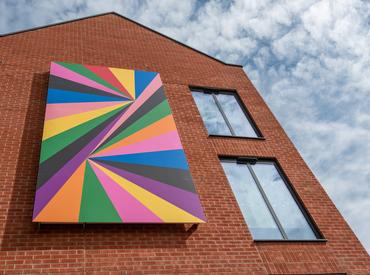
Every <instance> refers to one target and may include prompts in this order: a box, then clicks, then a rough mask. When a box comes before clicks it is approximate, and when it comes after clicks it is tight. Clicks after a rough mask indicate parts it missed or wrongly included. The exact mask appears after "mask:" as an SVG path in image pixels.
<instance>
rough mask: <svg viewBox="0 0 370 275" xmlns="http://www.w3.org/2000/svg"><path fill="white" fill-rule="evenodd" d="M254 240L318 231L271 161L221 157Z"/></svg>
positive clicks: (303, 236) (300, 237) (307, 237)
mask: <svg viewBox="0 0 370 275" xmlns="http://www.w3.org/2000/svg"><path fill="white" fill-rule="evenodd" d="M221 163H222V166H223V168H224V171H225V173H226V176H227V179H228V181H229V183H230V185H231V188H232V190H233V192H234V194H235V197H236V200H237V202H238V204H239V207H240V209H241V211H242V213H243V216H244V219H245V221H246V223H247V224H248V227H249V229H250V231H251V233H252V235H253V238H254V239H255V240H316V239H320V235H319V233H318V232H317V230H316V229H315V227H314V226H313V224H312V222H311V221H310V219H309V218H308V216H307V213H306V212H305V211H304V209H303V207H302V206H301V205H300V204H299V202H298V201H297V199H296V197H295V196H294V194H293V193H292V190H291V188H290V186H289V185H288V183H287V182H286V180H285V179H284V177H283V176H282V174H281V172H280V170H279V168H278V167H277V165H276V164H275V163H274V162H270V161H256V160H252V161H251V160H245V159H242V160H240V159H239V160H230V159H222V160H221Z"/></svg>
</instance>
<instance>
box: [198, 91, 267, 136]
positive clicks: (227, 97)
mask: <svg viewBox="0 0 370 275" xmlns="http://www.w3.org/2000/svg"><path fill="white" fill-rule="evenodd" d="M192 95H193V97H194V100H195V103H196V105H197V107H198V109H199V112H200V114H201V116H202V119H203V122H204V124H205V125H206V127H207V130H208V133H209V134H210V135H222V136H238V137H254V138H256V137H259V136H260V135H259V134H258V131H257V129H256V127H255V126H254V124H253V122H252V121H251V119H250V117H249V116H248V115H247V112H246V110H244V109H243V108H242V106H241V104H240V100H239V99H238V98H237V96H236V94H235V93H232V92H221V91H213V90H201V89H192Z"/></svg>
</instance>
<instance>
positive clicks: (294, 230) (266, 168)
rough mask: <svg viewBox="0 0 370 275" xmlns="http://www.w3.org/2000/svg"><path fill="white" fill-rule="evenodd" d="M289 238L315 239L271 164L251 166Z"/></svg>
mask: <svg viewBox="0 0 370 275" xmlns="http://www.w3.org/2000/svg"><path fill="white" fill-rule="evenodd" d="M252 169H253V171H254V172H255V174H256V175H257V177H258V180H259V181H260V184H261V186H262V188H263V190H264V191H265V193H266V196H267V198H268V200H269V201H270V204H271V205H272V207H273V209H274V211H275V213H276V215H277V217H278V219H279V221H280V223H281V224H282V226H283V228H284V230H285V232H286V234H287V235H288V238H289V239H315V234H314V232H313V231H312V229H311V227H310V225H309V224H308V222H307V220H306V218H305V217H304V216H303V214H302V212H301V210H300V209H299V207H298V205H297V203H296V202H295V200H294V198H293V196H292V194H291V193H290V191H289V190H288V188H287V186H286V184H285V182H284V181H283V179H282V178H281V176H280V174H279V172H278V171H277V169H276V167H275V166H274V165H273V164H257V165H253V166H252Z"/></svg>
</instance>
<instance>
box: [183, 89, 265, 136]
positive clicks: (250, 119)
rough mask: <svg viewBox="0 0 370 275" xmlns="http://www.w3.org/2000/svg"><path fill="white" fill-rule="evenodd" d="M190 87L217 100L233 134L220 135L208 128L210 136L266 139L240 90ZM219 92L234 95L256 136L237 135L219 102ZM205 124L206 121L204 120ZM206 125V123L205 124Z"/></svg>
mask: <svg viewBox="0 0 370 275" xmlns="http://www.w3.org/2000/svg"><path fill="white" fill-rule="evenodd" d="M189 89H190V92H191V93H204V94H211V95H212V97H213V100H214V101H215V104H216V106H217V109H218V110H219V112H220V113H221V116H222V118H223V119H224V121H225V123H226V126H227V127H228V129H229V131H230V133H231V135H220V134H211V133H209V132H208V129H207V133H208V136H209V137H223V138H225V137H226V138H241V139H256V140H265V138H264V136H263V135H262V132H261V130H260V129H259V128H258V127H257V124H256V122H255V121H254V119H253V117H252V115H251V113H250V112H249V111H248V108H247V107H246V106H245V104H244V103H243V101H242V100H241V98H240V96H239V94H238V92H237V91H236V90H232V89H230V90H228V89H217V88H208V87H207V88H205V87H198V86H189ZM217 94H225V95H232V96H234V98H235V100H236V102H237V103H238V104H239V106H240V109H241V110H242V112H243V113H244V115H245V117H246V118H247V120H248V122H249V124H250V126H251V127H252V129H253V130H254V132H255V134H256V137H248V136H239V135H236V134H235V132H234V130H233V128H232V126H231V124H230V122H229V120H228V118H227V116H226V114H225V113H224V111H223V109H222V107H221V105H220V103H219V102H218V99H217V97H216V96H215V95H217ZM197 109H198V108H197ZM198 112H199V113H200V110H199V109H198ZM202 120H203V118H202ZM203 124H205V123H204V121H203ZM204 126H205V125H204Z"/></svg>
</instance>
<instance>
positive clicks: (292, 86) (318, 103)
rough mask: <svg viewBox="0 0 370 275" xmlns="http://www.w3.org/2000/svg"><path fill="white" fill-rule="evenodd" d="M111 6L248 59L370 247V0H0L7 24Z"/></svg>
mask: <svg viewBox="0 0 370 275" xmlns="http://www.w3.org/2000/svg"><path fill="white" fill-rule="evenodd" d="M107 11H116V12H118V13H120V14H122V15H125V16H127V17H129V18H131V19H134V20H136V21H138V22H140V23H142V24H145V25H147V26H149V27H151V28H153V29H155V30H158V31H160V32H162V33H164V34H166V35H169V36H171V37H173V38H175V39H177V40H180V41H182V42H184V43H186V44H188V45H190V46H192V47H195V48H197V49H199V50H201V51H204V52H206V53H208V54H210V55H213V56H215V57H217V58H219V59H222V60H224V61H226V62H231V63H239V64H242V65H244V69H245V71H246V73H247V75H248V76H249V78H250V79H251V80H252V81H253V83H254V84H255V86H256V87H257V89H258V91H259V92H260V93H261V94H262V96H263V97H264V99H265V100H266V102H267V103H268V105H269V106H270V108H271V109H272V111H273V112H274V114H275V115H276V117H277V118H278V120H279V121H280V123H281V124H282V126H283V127H284V129H285V130H286V131H287V133H288V135H289V136H290V138H291V139H292V140H293V142H294V144H295V145H296V147H297V148H298V150H299V151H300V153H301V154H302V156H303V158H304V159H305V161H306V162H307V163H308V165H309V166H310V167H311V169H312V170H313V172H314V174H315V175H316V176H317V178H318V179H319V180H320V182H321V184H322V185H323V186H324V188H325V190H326V191H327V192H328V194H329V195H330V197H331V198H332V199H333V201H334V202H335V204H336V205H337V207H338V209H339V210H340V211H341V213H342V214H343V215H344V217H345V219H346V220H347V222H348V223H349V224H350V226H351V227H352V229H353V230H354V231H355V233H356V235H357V236H358V238H359V239H360V240H361V242H362V243H363V244H364V246H365V247H366V248H367V250H368V251H370V233H369V232H370V46H369V45H370V1H359V0H335V1H330V0H294V1H289V0H285V1H278V0H277V1H268V0H244V1H239V0H235V1H224V2H223V1H194V0H189V1H178V0H161V1H144V0H142V1H136V0H123V1H118V0H104V1H98V0H39V1H26V0H9V1H8V0H0V33H7V32H12V31H17V30H22V29H26V28H31V27H36V26H42V25H45V24H50V23H54V22H60V21H64V20H70V19H75V18H79V17H83V16H88V15H93V14H97V13H102V12H107Z"/></svg>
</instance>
